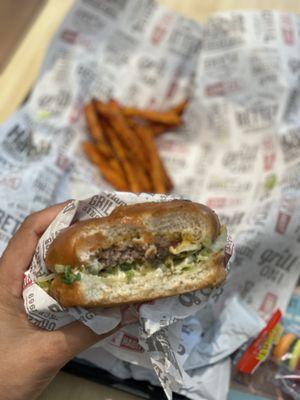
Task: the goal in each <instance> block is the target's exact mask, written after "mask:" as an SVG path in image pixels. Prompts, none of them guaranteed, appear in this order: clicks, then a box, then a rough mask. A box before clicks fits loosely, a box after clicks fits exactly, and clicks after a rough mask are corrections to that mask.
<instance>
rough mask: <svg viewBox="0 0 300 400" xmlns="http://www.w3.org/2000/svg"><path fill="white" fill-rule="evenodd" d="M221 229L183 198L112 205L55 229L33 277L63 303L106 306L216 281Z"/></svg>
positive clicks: (221, 274)
mask: <svg viewBox="0 0 300 400" xmlns="http://www.w3.org/2000/svg"><path fill="white" fill-rule="evenodd" d="M226 239H227V234H226V229H225V227H221V225H220V222H219V219H218V217H217V215H216V214H215V213H214V212H213V211H212V210H211V209H209V208H208V207H206V206H204V205H201V204H197V203H193V202H190V201H185V200H172V201H167V202H149V203H139V204H133V205H124V206H119V207H117V208H116V209H114V211H113V212H112V213H111V214H110V215H109V216H107V217H103V218H94V219H89V220H85V221H80V222H77V223H75V224H73V225H71V226H70V227H69V228H66V229H65V230H63V231H62V232H60V233H59V234H58V236H57V237H56V238H55V239H54V241H53V242H52V243H51V245H50V246H49V249H48V252H47V255H46V259H45V263H46V267H47V269H48V271H49V275H47V276H46V277H41V278H39V279H38V283H39V284H40V285H41V286H42V287H43V288H44V289H46V290H47V291H48V293H49V294H50V295H51V296H53V297H54V298H55V299H57V300H58V302H59V303H60V304H62V305H63V306H66V307H71V306H82V307H95V306H101V307H112V306H117V305H123V304H127V303H139V302H145V301H150V300H154V299H157V298H163V297H168V296H173V295H178V294H182V293H186V292H190V291H194V290H198V289H203V288H209V287H214V286H217V285H219V284H221V283H222V282H223V281H224V279H225V277H226V270H225V263H224V256H225V244H226Z"/></svg>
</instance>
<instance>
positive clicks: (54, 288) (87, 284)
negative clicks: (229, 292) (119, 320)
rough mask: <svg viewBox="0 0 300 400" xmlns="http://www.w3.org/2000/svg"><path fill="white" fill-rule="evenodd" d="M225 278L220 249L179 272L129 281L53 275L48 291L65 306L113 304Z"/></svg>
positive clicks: (188, 289)
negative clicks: (72, 280)
mask: <svg viewBox="0 0 300 400" xmlns="http://www.w3.org/2000/svg"><path fill="white" fill-rule="evenodd" d="M225 278H226V271H225V268H224V251H223V250H222V251H219V252H218V253H215V254H213V255H212V256H211V257H209V259H208V260H207V261H206V262H201V263H199V264H197V265H195V267H194V268H192V269H191V270H187V271H184V272H183V273H181V274H179V275H177V274H172V275H168V274H165V273H163V272H162V271H161V270H157V271H156V270H153V271H150V272H147V273H146V274H145V275H143V276H137V277H135V278H134V279H132V280H131V281H130V282H126V280H122V279H121V280H120V281H119V282H118V283H117V284H116V282H113V283H112V284H108V283H107V282H106V283H103V279H102V278H101V277H99V276H97V275H91V274H86V273H81V280H80V281H79V282H75V283H73V284H72V285H67V284H65V283H63V282H62V281H61V279H59V278H58V277H56V278H55V279H54V280H53V281H52V283H51V287H50V294H51V295H52V296H53V297H55V298H56V299H57V300H58V301H59V303H60V304H62V305H63V306H65V307H72V306H81V307H96V306H101V307H114V306H119V305H123V304H128V303H141V302H146V301H150V300H154V299H159V298H163V297H169V296H175V295H178V294H183V293H187V292H192V291H195V290H198V289H204V288H209V287H215V286H218V285H219V284H221V283H222V282H223V281H224V280H225Z"/></svg>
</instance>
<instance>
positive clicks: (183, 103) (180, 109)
mask: <svg viewBox="0 0 300 400" xmlns="http://www.w3.org/2000/svg"><path fill="white" fill-rule="evenodd" d="M187 103H188V101H187V100H183V101H181V102H180V103H178V104H177V105H176V106H175V107H172V109H171V110H172V111H174V112H175V113H176V114H179V115H181V114H182V113H183V111H184V110H185V107H186V106H187Z"/></svg>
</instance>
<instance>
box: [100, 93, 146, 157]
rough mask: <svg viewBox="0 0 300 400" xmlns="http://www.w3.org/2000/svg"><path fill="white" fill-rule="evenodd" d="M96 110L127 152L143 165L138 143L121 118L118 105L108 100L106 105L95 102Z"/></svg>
mask: <svg viewBox="0 0 300 400" xmlns="http://www.w3.org/2000/svg"><path fill="white" fill-rule="evenodd" d="M97 109H98V111H99V112H100V114H102V115H104V116H105V117H106V118H107V119H108V121H109V123H110V125H111V126H112V128H113V129H114V131H115V132H116V133H117V134H118V137H119V139H120V141H121V142H122V144H123V146H124V147H125V148H126V149H127V151H128V152H129V153H132V156H133V157H134V158H135V159H136V160H137V161H138V162H140V163H141V164H143V161H144V160H143V155H142V152H141V149H140V145H139V142H138V141H137V139H136V136H135V133H134V131H133V130H132V129H131V128H130V126H129V124H128V122H127V120H126V118H125V117H124V116H123V114H122V112H121V109H120V107H119V105H118V103H117V102H116V101H114V100H110V101H109V103H107V104H103V103H101V102H99V101H97Z"/></svg>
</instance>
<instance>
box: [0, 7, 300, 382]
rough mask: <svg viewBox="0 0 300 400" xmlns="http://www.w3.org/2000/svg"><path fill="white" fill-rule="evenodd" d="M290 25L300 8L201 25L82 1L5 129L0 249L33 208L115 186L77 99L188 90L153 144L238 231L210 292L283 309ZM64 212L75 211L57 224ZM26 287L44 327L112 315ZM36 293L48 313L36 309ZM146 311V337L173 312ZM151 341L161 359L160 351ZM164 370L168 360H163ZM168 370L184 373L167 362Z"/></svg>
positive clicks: (163, 97)
mask: <svg viewBox="0 0 300 400" xmlns="http://www.w3.org/2000/svg"><path fill="white" fill-rule="evenodd" d="M299 26H300V17H299V16H298V15H293V14H289V13H282V12H275V11H274V12H273V11H263V12H258V11H257V12H230V13H220V14H215V15H214V16H212V17H211V18H210V19H208V21H206V22H205V23H204V24H203V25H200V24H198V23H196V22H194V21H191V20H188V19H186V18H184V17H182V16H179V15H178V14H176V13H174V12H172V11H170V10H169V9H167V8H165V7H162V6H159V5H158V4H156V3H155V2H152V1H149V0H143V1H141V0H117V1H113V2H112V1H109V0H80V1H77V2H76V4H75V6H74V7H73V8H72V10H71V12H70V13H69V14H68V16H67V18H66V19H65V21H64V22H63V23H62V25H61V27H60V28H59V29H58V31H57V33H56V35H55V37H54V39H53V41H52V43H51V45H50V47H49V50H48V52H47V55H46V57H45V61H44V64H43V66H42V69H41V74H40V76H39V78H38V80H37V82H36V84H35V87H34V88H33V90H32V93H31V94H30V96H29V98H28V100H27V102H26V103H25V104H24V105H23V107H22V108H21V109H20V110H19V111H18V112H16V113H15V114H14V115H13V116H12V117H11V118H10V119H9V120H8V121H7V122H6V123H5V124H3V125H2V126H1V127H0V249H1V250H3V249H4V248H5V247H6V244H7V242H8V240H9V238H10V237H11V236H12V235H13V234H14V233H15V232H16V230H17V228H18V226H19V225H20V223H21V222H22V220H23V219H24V217H25V216H26V215H27V214H29V213H30V212H32V211H35V210H38V209H41V208H43V207H45V206H47V205H49V204H51V203H53V202H56V201H60V200H65V199H69V198H76V199H85V198H87V197H90V196H93V195H97V194H99V192H100V191H105V190H110V191H111V190H112V188H111V187H110V186H109V185H108V184H107V183H106V182H105V181H104V180H103V179H102V178H101V177H100V176H99V174H98V171H97V170H96V169H95V168H94V167H93V166H92V165H91V164H90V163H89V161H88V160H87V159H86V158H85V156H84V155H83V152H82V150H81V141H82V140H83V139H85V138H86V137H87V128H86V125H85V122H84V117H83V115H82V107H83V104H84V103H85V102H87V101H89V100H90V99H91V98H92V97H93V96H95V97H99V98H100V99H101V100H103V101H106V100H108V99H110V98H112V97H113V98H115V99H117V100H118V101H120V102H121V103H124V104H126V105H133V106H138V107H140V108H155V109H159V110H161V109H163V108H168V107H170V106H172V105H175V104H177V103H178V102H179V101H181V100H183V99H185V98H186V97H189V104H188V107H187V109H186V111H185V113H184V124H183V126H182V127H180V128H178V129H177V130H170V132H169V133H167V134H164V135H162V136H161V137H160V138H158V139H157V143H158V147H159V150H160V153H161V156H162V158H163V160H164V163H165V165H166V168H167V170H168V172H169V174H170V176H171V177H172V179H173V181H174V184H175V188H174V194H179V195H184V196H186V197H188V198H190V199H192V200H194V201H198V202H202V203H205V204H207V205H208V206H210V207H211V208H213V209H215V211H216V212H217V214H218V215H219V216H220V218H221V221H222V222H223V223H225V224H227V225H228V226H229V229H230V232H231V233H232V235H233V241H234V243H235V249H236V261H235V263H234V265H233V267H232V270H231V276H230V278H229V279H228V283H227V285H226V286H225V287H223V288H221V289H220V290H219V292H218V294H214V296H218V298H219V300H218V301H217V303H216V304H217V307H218V308H219V309H220V310H221V309H222V307H223V306H224V305H225V300H226V299H227V298H228V296H229V295H230V294H232V293H238V294H239V295H240V296H241V298H242V299H243V300H244V301H245V302H246V303H247V304H248V305H249V306H251V307H252V309H253V310H256V311H257V312H258V313H259V314H260V315H261V316H262V317H263V318H264V319H265V320H266V319H268V317H269V316H270V315H271V314H272V313H273V311H274V310H275V309H276V308H278V307H279V308H281V309H282V310H284V309H285V308H286V306H287V303H288V301H289V298H290V296H291V293H292V291H293V288H294V286H295V285H296V283H297V281H298V279H299V272H300V268H299V258H300V246H299V243H300V201H299V200H300V184H299V182H300V172H299V171H300V119H299V115H300V114H299V110H300V90H299V78H300V57H299V54H300V29H299ZM77 206H78V203H74V210H75V207H77ZM109 207H111V208H112V207H113V206H109ZM74 210H73V211H74ZM74 212H76V211H74ZM60 218H61V216H60ZM68 218H70V219H72V218H73V216H72V211H69V212H66V215H65V219H66V221H65V222H64V223H63V226H65V225H67V224H69V223H70V222H71V221H68ZM57 223H58V228H60V225H59V224H60V223H61V222H57ZM42 251H45V250H42V249H39V250H38V253H37V254H39V253H41V252H42ZM41 263H42V261H41V262H37V263H36V264H37V265H41ZM33 268H34V267H33ZM36 268H38V267H36ZM29 278H30V277H28V279H29ZM27 284H29V285H30V281H29V280H28V282H27ZM29 288H30V286H29ZM29 288H28V293H29V290H32V293H31V296H32V297H31V298H29V297H27V298H26V302H27V305H26V307H27V308H28V309H30V310H31V312H30V315H31V318H33V315H34V314H35V318H34V320H35V321H37V320H39V324H40V326H43V327H45V328H47V329H55V328H58V327H59V326H62V325H63V324H64V323H66V321H69V322H71V321H72V320H75V319H79V318H80V319H81V320H82V321H85V322H86V323H87V321H94V322H95V326H97V321H99V319H101V321H102V320H103V325H102V326H103V329H104V330H108V329H110V327H111V326H112V325H115V324H117V321H119V319H120V315H117V314H116V315H115V316H114V318H112V316H111V315H109V316H107V315H106V314H105V315H104V313H102V314H101V313H100V314H98V311H93V312H92V311H89V313H86V312H85V311H84V310H80V309H78V310H77V309H75V310H72V311H70V312H66V311H65V310H62V309H60V308H59V306H58V305H57V304H56V303H55V302H53V301H52V300H51V299H50V298H47V297H46V298H45V297H44V295H43V294H42V292H41V289H39V288H38V287H36V286H35V285H32V286H31V289H29ZM25 290H27V289H25ZM39 295H41V296H40V297H41V298H42V297H43V301H44V302H45V304H44V306H43V308H44V309H45V310H48V311H47V312H45V313H42V312H40V313H39V312H38V311H36V310H35V308H34V307H35V306H34V303H35V300H34V298H37V297H39ZM202 295H203V294H202ZM164 302H165V303H164V304H165V306H167V303H168V300H165V301H164ZM199 302H200V303H201V302H202V297H200V298H199V297H198V295H196V294H193V293H191V294H188V295H186V296H182V297H181V303H180V302H179V300H178V305H179V307H178V310H177V309H174V308H173V309H172V313H174V314H171V312H169V314H168V315H174V318H179V319H180V318H181V316H182V314H181V311H180V310H182V309H184V307H186V308H188V307H190V309H191V311H193V312H195V310H196V309H197V307H198V306H199ZM183 303H184V304H183ZM169 306H170V307H172V304H169ZM144 307H145V308H144V311H143V312H144V313H145V315H144V316H143V315H141V323H142V336H143V337H145V341H146V340H147V336H148V335H149V337H153V338H155V337H156V336H155V335H165V337H167V340H169V341H170V340H171V339H169V337H171V334H170V335H169V333H168V332H169V325H168V323H169V322H170V321H168V318H167V321H166V327H165V329H160V323H161V321H163V320H164V319H165V317H164V316H163V315H162V314H160V313H159V312H158V315H155V313H152V314H151V316H149V315H150V312H149V311H147V310H148V309H147V307H148V306H144ZM150 308H151V307H150ZM177 311H178V313H177ZM143 318H144V319H143ZM104 321H105V322H104ZM112 321H114V322H112ZM179 323H180V322H178V321H177V322H176V324H177V325H179ZM90 324H91V322H90ZM176 329H177V328H176ZM178 330H179V329H178ZM161 332H163V333H161ZM175 336H176V335H175ZM172 340H173V341H174V345H175V341H176V340H178V337H177V339H176V338H175V337H174V338H172ZM118 341H119V342H120V343H122V340H121V339H120V337H118V338H116V343H118ZM125 341H127V343H130V346H131V345H132V346H134V344H133V343H135V342H134V340H133V341H131V339H130V338H129V339H128V338H126V340H125ZM161 342H162V343H166V340H165V338H164V337H161ZM155 343H158V341H157V342H155ZM145 346H146V345H145ZM149 346H150V348H151V349H152V353H153V354H154V353H155V354H157V355H158V356H157V359H155V360H154V357H152V361H153V360H154V361H153V363H154V364H155V363H156V365H159V364H160V361H159V360H160V358H159V357H160V354H161V352H160V351H158V350H155V349H156V347H155V346H156V345H154V344H151V343H150V344H149ZM151 346H152V347H151ZM164 346H165V348H166V347H167V345H165V344H164ZM233 347H234V346H233ZM115 348H116V349H117V348H118V347H117V346H115ZM168 348H169V347H168ZM138 354H139V352H138V351H137V352H136V356H137V357H138ZM147 354H148V353H147ZM224 354H225V353H224ZM171 358H172V356H171V355H170V359H171ZM172 360H173V359H172ZM174 362H175V361H174ZM156 368H157V370H159V368H158V367H156ZM172 368H173V361H169V359H168V360H167V361H166V365H165V369H166V370H168V371H171V369H172ZM178 371H179V369H178ZM170 373H171V372H170ZM172 373H173V372H172ZM173 376H175V377H176V378H174V380H175V381H176V380H180V378H179V376H180V372H177V369H176V368H175V372H174V375H173ZM172 379H173V378H172Z"/></svg>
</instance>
